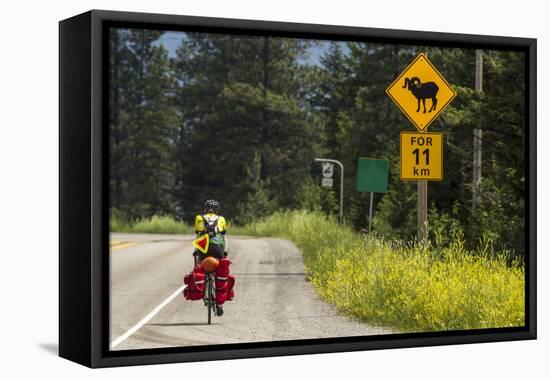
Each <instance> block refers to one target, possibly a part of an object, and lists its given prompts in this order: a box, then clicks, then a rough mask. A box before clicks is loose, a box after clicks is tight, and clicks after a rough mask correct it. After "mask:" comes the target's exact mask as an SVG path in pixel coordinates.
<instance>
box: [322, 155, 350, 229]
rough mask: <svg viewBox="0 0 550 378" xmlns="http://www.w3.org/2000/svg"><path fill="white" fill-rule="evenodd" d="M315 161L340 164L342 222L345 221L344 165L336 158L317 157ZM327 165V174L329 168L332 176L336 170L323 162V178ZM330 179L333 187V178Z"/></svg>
mask: <svg viewBox="0 0 550 378" xmlns="http://www.w3.org/2000/svg"><path fill="white" fill-rule="evenodd" d="M315 161H317V162H320V163H329V164H330V163H334V164H338V166H339V167H340V223H344V165H343V164H342V163H340V162H339V161H338V160H334V159H324V158H316V159H315ZM330 166H331V167H333V164H330ZM325 167H327V174H328V173H329V172H328V170H329V169H330V175H331V177H332V172H333V171H334V170H333V168H328V166H325V164H323V179H325V177H324V175H325ZM330 180H331V182H330V186H331V187H332V178H331V179H330Z"/></svg>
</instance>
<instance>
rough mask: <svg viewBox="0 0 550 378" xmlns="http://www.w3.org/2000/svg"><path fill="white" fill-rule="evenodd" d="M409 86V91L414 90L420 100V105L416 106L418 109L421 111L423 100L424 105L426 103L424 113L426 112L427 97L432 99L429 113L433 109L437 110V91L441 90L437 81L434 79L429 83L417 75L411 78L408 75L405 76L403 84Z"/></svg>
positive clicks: (415, 95) (413, 92)
mask: <svg viewBox="0 0 550 378" xmlns="http://www.w3.org/2000/svg"><path fill="white" fill-rule="evenodd" d="M405 87H406V88H407V89H408V90H409V91H411V92H412V94H413V95H414V97H416V100H417V101H418V107H417V108H416V111H417V112H419V111H420V100H422V105H424V113H426V99H427V98H431V99H432V107H431V108H430V110H428V113H430V112H431V111H432V110H435V107H436V106H437V97H435V96H436V95H437V91H438V90H439V87H438V86H437V84H436V83H434V82H433V81H430V82H428V83H421V82H420V79H419V78H417V77H413V78H411V79H409V78H408V77H407V78H405V84H403V88H405Z"/></svg>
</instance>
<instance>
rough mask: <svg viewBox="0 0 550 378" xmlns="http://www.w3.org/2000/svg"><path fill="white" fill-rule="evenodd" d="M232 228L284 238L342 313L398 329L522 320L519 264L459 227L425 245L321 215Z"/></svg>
mask: <svg viewBox="0 0 550 378" xmlns="http://www.w3.org/2000/svg"><path fill="white" fill-rule="evenodd" d="M232 233H233V234H235V233H238V234H243V235H252V236H273V237H282V238H287V239H290V240H292V241H293V242H294V243H295V244H296V245H297V246H298V247H299V248H300V249H301V250H302V251H303V255H304V261H305V264H306V268H307V270H308V276H309V279H310V281H311V282H312V283H313V285H314V286H315V288H316V289H317V291H318V293H319V295H320V296H321V297H322V298H323V299H325V300H326V301H328V302H330V303H333V304H334V305H336V306H337V308H338V309H339V310H341V311H342V312H343V313H345V314H347V315H350V316H352V317H356V318H359V319H361V320H364V321H369V322H371V323H373V324H377V325H382V326H390V327H395V328H396V329H399V330H401V331H405V332H415V331H442V330H465V329H481V328H498V327H515V326H523V325H524V318H525V314H524V308H525V303H524V288H525V282H524V268H523V264H521V263H519V262H518V261H514V260H510V256H509V254H508V253H507V252H506V251H501V252H495V251H493V250H490V249H491V248H492V243H491V241H490V240H489V239H482V241H480V243H479V247H478V248H477V249H475V250H466V249H465V243H464V237H463V234H462V233H461V232H460V231H457V230H455V231H453V235H452V237H451V238H449V240H447V241H446V242H445V243H444V244H443V243H442V242H441V240H442V239H441V238H439V239H438V238H435V240H436V242H433V243H427V244H425V245H421V246H418V245H415V244H413V243H405V244H404V243H400V242H395V241H391V240H384V239H382V238H381V237H379V236H376V235H371V236H362V235H359V234H358V233H357V232H356V231H353V230H352V228H350V227H346V226H344V227H342V226H340V225H338V224H337V223H336V222H335V221H334V220H332V218H328V217H327V216H326V215H324V214H322V213H312V212H305V211H286V212H280V213H276V214H273V215H271V216H268V217H266V218H264V219H261V220H259V221H256V222H254V223H251V224H249V225H248V226H245V227H240V228H237V229H233V230H232Z"/></svg>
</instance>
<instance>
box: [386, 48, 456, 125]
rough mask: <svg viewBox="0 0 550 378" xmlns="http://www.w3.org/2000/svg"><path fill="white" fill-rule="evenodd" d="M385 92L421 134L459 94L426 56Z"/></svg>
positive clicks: (414, 63) (416, 61)
mask: <svg viewBox="0 0 550 378" xmlns="http://www.w3.org/2000/svg"><path fill="white" fill-rule="evenodd" d="M386 93H387V94H388V96H390V98H391V99H392V100H393V102H395V103H396V104H397V106H398V107H399V109H401V111H403V113H405V115H406V116H407V118H409V120H410V121H411V122H412V123H413V124H414V125H415V126H416V128H417V129H418V130H419V131H421V132H422V131H426V130H427V129H428V126H429V125H430V123H432V122H433V120H434V119H435V118H436V117H437V116H438V115H439V113H441V111H442V110H443V109H445V107H446V106H447V105H449V103H450V102H451V100H452V99H453V98H455V96H456V92H455V91H454V90H453V88H451V86H450V85H449V83H447V81H446V80H445V79H444V78H443V76H441V74H440V73H439V72H438V71H437V69H436V68H435V67H434V65H433V64H432V63H431V62H430V61H429V60H428V58H427V57H426V55H424V54H420V55H418V56H417V57H416V59H414V60H413V62H412V63H411V64H410V65H409V66H408V67H407V68H406V69H405V71H403V73H402V74H401V75H399V77H398V78H397V79H395V81H394V82H393V83H392V84H391V85H390V86H389V87H388V89H386Z"/></svg>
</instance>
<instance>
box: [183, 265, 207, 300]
mask: <svg viewBox="0 0 550 378" xmlns="http://www.w3.org/2000/svg"><path fill="white" fill-rule="evenodd" d="M183 283H184V284H186V285H187V287H186V288H185V289H183V296H184V297H185V299H188V300H191V301H195V300H198V299H202V298H203V297H204V270H203V269H202V267H201V266H195V269H193V272H191V273H189V274H186V275H185V277H184V278H183Z"/></svg>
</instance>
